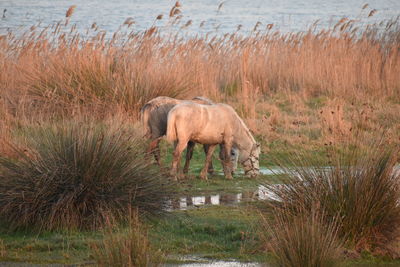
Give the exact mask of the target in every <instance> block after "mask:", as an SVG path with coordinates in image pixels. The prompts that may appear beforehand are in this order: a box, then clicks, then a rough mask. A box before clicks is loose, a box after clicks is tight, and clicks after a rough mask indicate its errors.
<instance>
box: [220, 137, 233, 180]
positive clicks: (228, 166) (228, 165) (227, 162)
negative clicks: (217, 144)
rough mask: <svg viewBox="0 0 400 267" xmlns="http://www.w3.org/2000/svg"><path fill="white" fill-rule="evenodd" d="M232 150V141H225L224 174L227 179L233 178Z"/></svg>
mask: <svg viewBox="0 0 400 267" xmlns="http://www.w3.org/2000/svg"><path fill="white" fill-rule="evenodd" d="M231 150H232V145H231V144H230V143H225V144H224V148H223V156H224V158H223V161H222V162H223V166H224V174H225V177H226V179H228V180H231V179H233V177H232V160H231Z"/></svg>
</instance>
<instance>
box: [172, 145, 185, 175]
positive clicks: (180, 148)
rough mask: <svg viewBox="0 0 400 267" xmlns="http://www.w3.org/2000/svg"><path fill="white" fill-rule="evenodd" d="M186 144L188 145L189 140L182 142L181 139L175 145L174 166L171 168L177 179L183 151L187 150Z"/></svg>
mask: <svg viewBox="0 0 400 267" xmlns="http://www.w3.org/2000/svg"><path fill="white" fill-rule="evenodd" d="M186 146H187V141H186V142H182V141H180V140H179V141H178V143H177V144H176V145H175V150H174V154H173V160H172V168H171V176H172V177H173V179H174V180H175V181H177V180H178V176H179V169H180V162H181V156H182V152H183V150H185V148H186Z"/></svg>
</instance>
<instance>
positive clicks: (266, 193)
mask: <svg viewBox="0 0 400 267" xmlns="http://www.w3.org/2000/svg"><path fill="white" fill-rule="evenodd" d="M276 186H283V185H279V184H277V185H276ZM267 199H274V200H277V198H276V196H275V195H274V194H273V193H272V192H271V191H270V190H268V189H267V188H266V187H265V186H263V185H260V186H258V188H257V190H255V191H245V192H241V193H221V194H211V195H198V196H184V197H182V196H181V197H178V198H175V199H171V200H169V201H168V204H167V210H187V209H190V208H197V207H202V206H215V205H225V206H230V205H237V204H239V203H241V202H250V201H256V200H267Z"/></svg>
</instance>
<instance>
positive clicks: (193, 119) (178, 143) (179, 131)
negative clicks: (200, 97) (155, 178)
mask: <svg viewBox="0 0 400 267" xmlns="http://www.w3.org/2000/svg"><path fill="white" fill-rule="evenodd" d="M167 140H168V141H169V142H170V143H174V144H175V150H174V153H173V162H172V168H171V175H172V176H173V177H175V179H176V178H177V176H178V175H179V168H180V167H179V165H180V157H181V154H182V151H183V150H184V149H185V147H186V145H187V143H188V142H189V141H191V142H196V143H200V144H206V145H209V148H208V152H207V156H206V161H205V164H204V168H203V169H202V171H201V173H200V177H201V178H202V179H207V169H208V165H209V164H210V160H211V156H212V154H213V151H214V149H215V147H216V145H218V144H222V145H223V146H224V152H225V157H224V159H225V160H224V161H223V166H224V174H225V177H226V178H227V179H232V163H231V161H230V160H229V152H227V151H231V149H232V148H235V149H238V150H239V162H240V163H241V164H242V165H243V168H244V171H245V175H247V176H250V177H255V176H257V175H258V174H259V170H260V168H259V155H260V145H259V144H258V143H257V142H256V140H255V139H254V137H253V136H252V134H251V133H250V130H249V129H248V128H247V126H246V125H245V124H244V122H243V121H242V119H241V118H240V117H239V116H238V115H237V113H236V112H235V110H234V109H233V108H232V107H231V106H229V105H226V104H214V105H202V104H197V103H193V102H191V103H190V102H185V103H181V104H178V105H176V106H174V107H173V108H172V109H171V110H170V111H169V113H168V124H167Z"/></svg>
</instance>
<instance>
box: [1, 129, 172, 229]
mask: <svg viewBox="0 0 400 267" xmlns="http://www.w3.org/2000/svg"><path fill="white" fill-rule="evenodd" d="M25 138H26V139H27V141H26V142H27V146H26V147H27V148H28V149H27V150H23V149H20V148H18V147H16V148H15V149H16V152H18V154H19V158H18V159H10V158H5V157H2V158H0V220H1V221H2V222H4V223H6V224H7V225H8V226H9V227H10V228H11V229H14V228H24V229H33V228H34V229H37V230H53V229H60V228H61V229H64V228H66V229H85V228H90V229H93V228H97V227H101V226H102V225H104V223H105V221H106V220H107V219H108V218H115V219H116V220H120V219H124V218H125V217H126V214H127V211H128V208H131V207H133V208H137V209H138V210H139V212H140V214H145V215H158V214H162V213H163V212H164V209H163V208H164V206H165V202H166V201H167V199H168V198H169V197H170V196H171V194H172V193H173V192H174V189H173V188H174V187H173V185H172V184H171V182H169V181H168V179H167V176H166V175H164V173H163V172H162V171H160V170H158V169H157V168H154V166H152V165H151V163H150V162H149V161H148V160H147V159H146V158H145V153H144V148H143V140H142V139H141V138H139V137H137V136H135V134H134V131H132V130H129V128H127V127H125V126H123V125H116V124H115V123H114V124H104V123H103V124H95V123H91V122H88V121H81V122H63V123H58V124H52V125H44V126H36V127H34V128H33V129H30V130H26V136H25Z"/></svg>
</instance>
